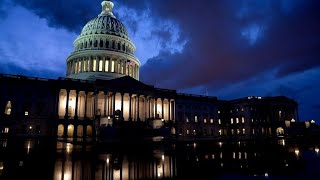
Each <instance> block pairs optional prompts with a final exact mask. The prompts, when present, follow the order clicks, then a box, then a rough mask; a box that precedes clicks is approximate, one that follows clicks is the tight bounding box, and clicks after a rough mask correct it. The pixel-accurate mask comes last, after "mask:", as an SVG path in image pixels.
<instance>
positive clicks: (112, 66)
mask: <svg viewBox="0 0 320 180" xmlns="http://www.w3.org/2000/svg"><path fill="white" fill-rule="evenodd" d="M111 72H114V61H112V63H111Z"/></svg>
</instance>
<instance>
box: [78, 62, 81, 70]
mask: <svg viewBox="0 0 320 180" xmlns="http://www.w3.org/2000/svg"><path fill="white" fill-rule="evenodd" d="M78 65H79V68H78V73H80V72H81V61H79V64H78Z"/></svg>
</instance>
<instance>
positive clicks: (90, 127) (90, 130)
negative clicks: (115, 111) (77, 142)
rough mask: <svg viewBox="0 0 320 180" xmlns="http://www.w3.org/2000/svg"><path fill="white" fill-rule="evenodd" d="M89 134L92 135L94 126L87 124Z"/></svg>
mask: <svg viewBox="0 0 320 180" xmlns="http://www.w3.org/2000/svg"><path fill="white" fill-rule="evenodd" d="M87 136H92V126H90V125H89V126H87Z"/></svg>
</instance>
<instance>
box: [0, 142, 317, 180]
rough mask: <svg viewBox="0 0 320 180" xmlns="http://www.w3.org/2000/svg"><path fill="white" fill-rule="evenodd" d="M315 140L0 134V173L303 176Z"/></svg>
mask: <svg viewBox="0 0 320 180" xmlns="http://www.w3.org/2000/svg"><path fill="white" fill-rule="evenodd" d="M4 144H5V145H4ZM319 145H320V144H319V143H310V144H307V145H306V144H305V143H304V144H303V145H299V143H296V142H290V141H288V140H285V139H280V140H276V141H274V142H273V143H272V142H267V141H263V142H245V141H241V142H240V141H235V142H190V143H176V144H170V143H168V144H164V143H157V144H153V145H150V144H131V145H129V144H121V145H120V144H103V145H100V144H89V145H81V144H72V143H64V142H51V143H49V142H47V141H38V140H32V139H27V140H23V139H20V140H0V179H3V178H4V179H18V178H21V177H23V178H24V179H25V178H38V179H39V178H41V179H52V178H53V179H54V180H68V179H86V180H87V179H88V180H90V179H104V180H109V179H110V180H111V179H114V180H118V179H119V180H120V179H123V180H126V179H173V178H177V177H178V178H182V179H186V178H187V179H190V178H191V179H208V178H215V177H225V176H226V177H228V176H229V175H233V176H234V175H236V176H261V177H268V178H272V177H273V176H288V177H296V176H297V177H299V175H301V174H304V176H305V175H306V174H307V176H308V172H312V173H311V174H310V177H313V176H314V174H318V175H320V174H319V171H316V170H313V168H314V169H317V168H320V157H319ZM308 163H313V164H312V165H310V164H308ZM36 167H38V168H41V171H40V170H39V169H37V168H36ZM42 169H43V170H42ZM28 175H30V177H28Z"/></svg>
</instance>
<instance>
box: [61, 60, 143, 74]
mask: <svg viewBox="0 0 320 180" xmlns="http://www.w3.org/2000/svg"><path fill="white" fill-rule="evenodd" d="M83 72H110V73H118V74H123V75H126V76H131V77H133V78H135V79H138V77H139V66H138V65H137V64H136V63H134V62H133V61H130V60H126V59H117V58H112V57H100V56H95V57H92V56H88V57H81V58H76V59H72V60H69V61H68V62H67V76H69V75H71V74H78V73H83Z"/></svg>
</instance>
